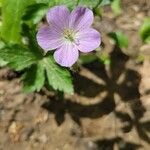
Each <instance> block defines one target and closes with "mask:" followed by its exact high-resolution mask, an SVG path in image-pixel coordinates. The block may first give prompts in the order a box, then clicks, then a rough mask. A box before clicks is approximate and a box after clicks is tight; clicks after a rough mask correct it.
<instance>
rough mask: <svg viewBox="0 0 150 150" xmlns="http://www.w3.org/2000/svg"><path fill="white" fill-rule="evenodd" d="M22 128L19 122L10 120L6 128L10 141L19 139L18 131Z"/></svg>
mask: <svg viewBox="0 0 150 150" xmlns="http://www.w3.org/2000/svg"><path fill="white" fill-rule="evenodd" d="M22 128H23V124H21V123H20V122H12V124H11V125H10V127H9V129H8V133H9V135H10V139H11V141H12V142H18V141H19V140H20V131H21V129H22Z"/></svg>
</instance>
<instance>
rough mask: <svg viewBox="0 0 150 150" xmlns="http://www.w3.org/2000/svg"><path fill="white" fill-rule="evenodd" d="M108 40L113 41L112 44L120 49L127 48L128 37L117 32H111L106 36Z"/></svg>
mask: <svg viewBox="0 0 150 150" xmlns="http://www.w3.org/2000/svg"><path fill="white" fill-rule="evenodd" d="M108 35H109V37H110V38H112V39H113V40H114V42H115V43H116V44H117V46H118V47H120V48H127V47H128V37H127V36H126V35H125V34H124V33H122V32H120V31H118V32H111V33H109V34H108Z"/></svg>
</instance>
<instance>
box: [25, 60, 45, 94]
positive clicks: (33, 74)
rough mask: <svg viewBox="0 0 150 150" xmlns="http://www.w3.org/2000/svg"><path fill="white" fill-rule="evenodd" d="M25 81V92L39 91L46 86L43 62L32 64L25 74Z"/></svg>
mask: <svg viewBox="0 0 150 150" xmlns="http://www.w3.org/2000/svg"><path fill="white" fill-rule="evenodd" d="M22 79H23V83H24V88H23V90H24V91H25V92H34V91H37V92H39V91H40V90H41V88H42V87H43V86H44V82H45V70H44V67H43V66H42V64H41V63H40V62H39V63H37V64H34V65H32V66H31V67H30V68H29V69H28V70H27V71H26V72H25V74H24V76H23V78H22Z"/></svg>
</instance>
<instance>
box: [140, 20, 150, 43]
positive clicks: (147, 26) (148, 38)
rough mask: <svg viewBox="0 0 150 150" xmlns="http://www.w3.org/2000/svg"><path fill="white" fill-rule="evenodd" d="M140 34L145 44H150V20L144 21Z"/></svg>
mask: <svg viewBox="0 0 150 150" xmlns="http://www.w3.org/2000/svg"><path fill="white" fill-rule="evenodd" d="M139 32H140V36H141V39H142V40H143V42H145V43H150V18H146V19H145V20H144V22H143V24H142V26H141V28H140V31H139Z"/></svg>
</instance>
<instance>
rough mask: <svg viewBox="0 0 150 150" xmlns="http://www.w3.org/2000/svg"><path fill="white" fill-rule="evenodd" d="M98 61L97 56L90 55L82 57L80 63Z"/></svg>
mask: <svg viewBox="0 0 150 150" xmlns="http://www.w3.org/2000/svg"><path fill="white" fill-rule="evenodd" d="M96 59H98V58H97V56H96V55H95V54H92V53H91V54H88V55H81V56H80V58H79V62H80V63H81V64H88V63H91V62H93V61H95V60H96Z"/></svg>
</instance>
